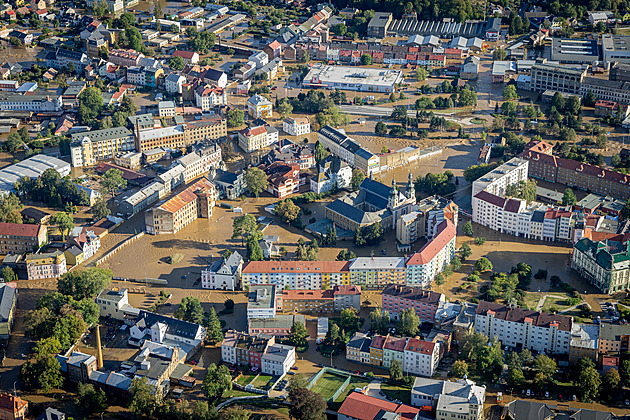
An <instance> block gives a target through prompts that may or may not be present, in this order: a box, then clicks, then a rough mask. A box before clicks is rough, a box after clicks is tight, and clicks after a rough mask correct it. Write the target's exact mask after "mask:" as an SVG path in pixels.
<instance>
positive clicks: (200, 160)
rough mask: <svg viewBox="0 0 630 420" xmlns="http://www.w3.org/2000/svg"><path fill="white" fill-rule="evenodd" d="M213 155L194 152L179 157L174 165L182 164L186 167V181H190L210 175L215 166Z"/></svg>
mask: <svg viewBox="0 0 630 420" xmlns="http://www.w3.org/2000/svg"><path fill="white" fill-rule="evenodd" d="M219 150H220V149H219ZM212 157H213V155H212V154H206V155H199V154H198V153H197V152H192V153H189V154H187V155H186V156H182V157H180V158H179V159H177V160H176V161H175V162H174V163H173V166H175V165H177V164H180V165H182V166H183V167H184V182H188V181H192V180H193V179H195V178H199V177H200V176H205V175H208V173H209V172H210V168H211V167H212V166H213V165H212Z"/></svg>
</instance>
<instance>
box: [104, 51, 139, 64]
mask: <svg viewBox="0 0 630 420" xmlns="http://www.w3.org/2000/svg"><path fill="white" fill-rule="evenodd" d="M143 57H144V54H142V53H139V52H137V51H135V50H131V49H129V50H122V49H118V50H111V51H110V52H109V57H108V61H109V62H111V63H113V64H115V65H117V66H123V67H131V66H138V65H139V64H140V60H141V59H142V58H143Z"/></svg>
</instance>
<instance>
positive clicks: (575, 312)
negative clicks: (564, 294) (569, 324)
mask: <svg viewBox="0 0 630 420" xmlns="http://www.w3.org/2000/svg"><path fill="white" fill-rule="evenodd" d="M581 307H582V306H581V305H580V306H578V307H576V308H575V309H571V310H570V311H567V312H563V313H562V315H565V316H572V317H573V321H574V322H580V323H583V324H592V323H593V320H592V319H591V318H583V317H582V311H581V310H580V309H581Z"/></svg>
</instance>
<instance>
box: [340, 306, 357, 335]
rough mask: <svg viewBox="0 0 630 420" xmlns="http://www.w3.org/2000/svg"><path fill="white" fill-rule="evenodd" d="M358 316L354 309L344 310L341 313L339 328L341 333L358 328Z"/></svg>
mask: <svg viewBox="0 0 630 420" xmlns="http://www.w3.org/2000/svg"><path fill="white" fill-rule="evenodd" d="M358 324H359V315H358V314H357V311H356V309H354V308H345V309H343V310H342V311H341V314H340V319H339V328H341V329H342V330H343V331H356V330H357V329H358V328H359V325H358Z"/></svg>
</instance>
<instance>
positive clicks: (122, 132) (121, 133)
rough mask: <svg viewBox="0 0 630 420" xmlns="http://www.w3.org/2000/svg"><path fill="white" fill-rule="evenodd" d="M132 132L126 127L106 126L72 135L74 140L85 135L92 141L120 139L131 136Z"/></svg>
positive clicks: (80, 138) (78, 139) (79, 139)
mask: <svg viewBox="0 0 630 420" xmlns="http://www.w3.org/2000/svg"><path fill="white" fill-rule="evenodd" d="M131 135H132V133H131V131H129V130H128V129H127V128H125V127H114V128H105V129H103V130H94V131H83V132H81V133H76V134H72V135H71V136H70V137H71V139H72V141H73V142H75V141H81V140H82V139H83V137H87V138H89V139H90V140H91V141H92V142H98V141H104V140H113V139H120V138H123V137H131Z"/></svg>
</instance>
